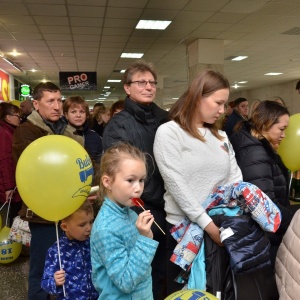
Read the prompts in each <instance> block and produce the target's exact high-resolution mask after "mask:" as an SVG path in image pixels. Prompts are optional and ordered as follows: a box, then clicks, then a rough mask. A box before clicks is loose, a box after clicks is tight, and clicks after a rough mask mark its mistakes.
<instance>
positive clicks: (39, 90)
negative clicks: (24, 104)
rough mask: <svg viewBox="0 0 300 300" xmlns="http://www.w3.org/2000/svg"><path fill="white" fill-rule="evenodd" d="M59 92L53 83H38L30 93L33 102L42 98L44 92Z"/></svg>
mask: <svg viewBox="0 0 300 300" xmlns="http://www.w3.org/2000/svg"><path fill="white" fill-rule="evenodd" d="M57 91H59V92H60V88H59V87H58V86H57V85H55V84H54V83H53V82H50V81H47V82H40V83H39V84H38V85H36V86H35V88H34V89H33V93H32V98H33V100H41V99H42V98H43V93H44V92H51V93H53V92H57Z"/></svg>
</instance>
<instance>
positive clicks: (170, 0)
mask: <svg viewBox="0 0 300 300" xmlns="http://www.w3.org/2000/svg"><path fill="white" fill-rule="evenodd" d="M140 19H146V20H169V21H172V23H171V24H170V25H169V27H167V29H166V30H164V31H160V30H155V31H150V30H137V29H135V26H136V25H137V23H138V21H139V20H140ZM299 27H300V0H278V1H276V0H0V51H1V52H2V53H3V54H4V55H5V56H6V57H8V58H9V59H10V60H12V61H13V62H15V63H16V64H17V65H18V66H19V67H20V68H21V69H22V70H24V72H20V71H17V70H16V69H14V68H12V67H11V66H10V65H9V64H8V63H6V62H5V61H4V60H2V59H0V68H2V69H4V70H7V71H8V72H10V73H11V74H13V75H14V76H15V77H16V78H18V79H19V80H20V81H22V82H23V83H27V84H30V85H31V86H34V85H36V84H37V83H38V82H40V81H41V80H42V79H47V80H50V81H53V82H54V83H56V84H59V72H60V71H86V72H97V80H98V90H97V91H90V92H85V93H83V92H73V94H74V93H75V94H81V95H82V96H84V97H85V98H86V99H88V100H94V99H98V98H99V97H101V94H102V90H103V87H104V86H107V85H108V83H107V80H108V79H121V78H122V74H120V73H119V72H117V71H116V70H122V69H126V67H127V66H128V65H129V64H131V63H132V62H133V61H134V60H133V59H127V58H120V55H121V53H122V52H142V53H145V55H144V56H143V59H145V60H146V61H149V62H152V63H154V65H155V66H156V69H157V71H158V74H159V86H158V87H159V88H158V92H157V97H156V98H157V100H158V102H159V103H160V104H162V105H164V106H168V105H169V104H170V103H172V102H174V100H172V98H176V97H178V96H180V95H181V94H182V93H183V91H184V90H185V89H186V87H187V82H188V67H187V61H188V60H187V45H189V44H190V43H191V42H193V41H195V40H196V39H217V40H224V45H225V46H224V72H225V75H226V76H227V77H228V79H229V80H230V82H231V84H232V85H233V84H235V83H236V82H239V81H247V83H245V84H242V86H243V87H241V88H240V89H252V88H256V87H261V86H264V85H270V84H274V83H275V84H276V83H283V82H288V81H292V80H296V79H300V28H299ZM13 49H15V50H17V51H18V52H19V53H20V55H19V56H17V57H13V56H12V55H10V54H9V53H10V52H11V51H12V50H13ZM236 55H246V56H248V59H246V60H243V61H240V62H233V61H230V60H226V58H227V57H230V56H236ZM31 69H36V70H37V72H35V73H33V72H31ZM267 72H282V73H283V75H280V76H276V77H275V76H265V75H264V74H265V73H267ZM110 86H111V87H112V88H111V94H110V96H109V97H107V100H106V101H107V102H106V103H108V105H109V104H110V103H111V101H116V100H118V99H123V98H124V97H125V94H124V91H123V87H122V84H121V83H115V84H110ZM64 95H66V96H68V94H67V93H64Z"/></svg>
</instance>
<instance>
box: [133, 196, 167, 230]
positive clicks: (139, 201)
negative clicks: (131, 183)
mask: <svg viewBox="0 0 300 300" xmlns="http://www.w3.org/2000/svg"><path fill="white" fill-rule="evenodd" d="M132 202H133V203H134V205H135V206H139V207H141V208H142V209H143V210H144V211H146V210H145V208H144V205H145V204H144V201H143V200H142V199H139V198H132ZM153 222H154V224H155V225H156V226H157V227H158V229H159V230H160V231H161V232H162V233H163V234H164V235H165V232H164V231H163V230H162V229H161V228H160V226H159V225H158V224H157V223H156V222H155V221H153Z"/></svg>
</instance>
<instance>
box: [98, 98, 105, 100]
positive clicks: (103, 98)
mask: <svg viewBox="0 0 300 300" xmlns="http://www.w3.org/2000/svg"><path fill="white" fill-rule="evenodd" d="M98 99H99V100H106V98H98Z"/></svg>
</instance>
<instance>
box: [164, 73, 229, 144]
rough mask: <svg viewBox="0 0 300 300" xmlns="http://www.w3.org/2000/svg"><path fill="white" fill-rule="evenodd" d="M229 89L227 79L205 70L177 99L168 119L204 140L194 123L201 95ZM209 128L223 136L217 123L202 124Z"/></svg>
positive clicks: (214, 133) (215, 133)
mask: <svg viewBox="0 0 300 300" xmlns="http://www.w3.org/2000/svg"><path fill="white" fill-rule="evenodd" d="M221 89H230V85H229V82H228V80H227V79H226V78H225V77H224V76H223V75H222V74H221V73H219V72H216V71H213V70H205V71H202V72H201V73H199V75H198V76H197V77H196V78H195V79H194V80H193V81H192V83H191V84H190V86H189V88H188V90H187V91H186V92H185V93H184V94H183V95H182V96H181V97H180V98H179V99H178V100H177V102H176V103H175V104H174V105H173V106H172V108H171V110H170V119H171V120H173V121H175V122H176V123H178V124H179V125H180V126H181V128H182V129H184V130H185V131H187V132H188V133H189V134H190V135H191V136H193V137H195V138H196V139H199V140H201V141H203V142H204V141H205V139H204V138H203V136H202V135H201V134H200V133H199V130H198V128H197V126H196V124H195V120H196V117H197V114H198V109H199V108H198V107H199V102H200V101H202V98H203V97H207V96H209V95H211V94H212V93H214V92H216V91H218V90H221ZM204 126H205V127H207V128H209V129H210V130H211V132H212V134H213V135H214V136H216V137H217V138H218V139H220V140H222V139H223V137H222V136H221V135H220V134H219V133H218V128H217V125H216V124H215V123H214V124H207V123H205V124H204Z"/></svg>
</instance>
